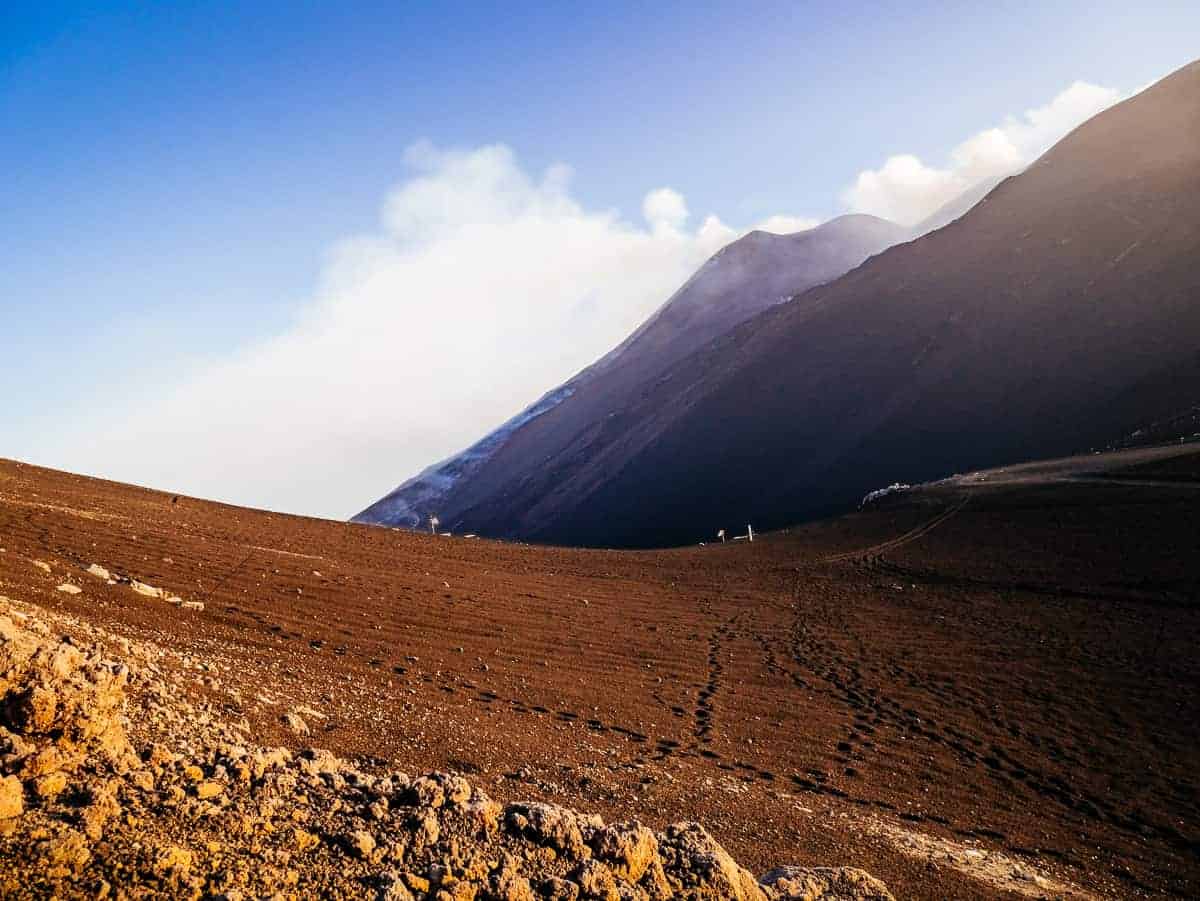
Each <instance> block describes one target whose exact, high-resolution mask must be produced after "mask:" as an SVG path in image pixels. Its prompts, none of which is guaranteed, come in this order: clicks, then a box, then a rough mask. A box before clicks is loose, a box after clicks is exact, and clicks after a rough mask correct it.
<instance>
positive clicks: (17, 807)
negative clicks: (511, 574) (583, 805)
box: [0, 602, 892, 901]
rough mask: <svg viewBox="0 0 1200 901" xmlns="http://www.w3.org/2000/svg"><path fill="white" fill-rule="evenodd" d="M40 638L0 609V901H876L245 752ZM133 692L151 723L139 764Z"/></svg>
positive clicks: (875, 885)
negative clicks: (124, 900)
mask: <svg viewBox="0 0 1200 901" xmlns="http://www.w3.org/2000/svg"><path fill="white" fill-rule="evenodd" d="M5 603H7V602H5ZM6 614H7V615H6ZM55 634H61V633H56V632H54V631H52V630H51V629H50V628H48V627H47V626H46V625H45V623H42V622H38V621H37V620H36V619H35V618H33V617H29V616H26V615H25V614H23V613H22V614H20V615H18V614H17V612H16V611H12V610H10V609H8V608H7V607H0V861H7V862H8V863H7V864H5V865H2V866H0V897H26V896H28V895H29V894H30V891H31V890H30V889H29V886H37V888H36V889H35V890H33V891H34V893H35V894H36V893H37V892H42V894H38V895H37V896H38V897H41V896H42V895H45V896H61V897H72V898H74V897H95V898H104V897H112V896H113V895H114V893H116V894H117V895H118V896H122V897H129V898H135V897H183V898H200V897H211V898H214V899H216V898H225V899H230V901H232V899H249V898H281V899H282V898H290V897H304V898H307V897H321V898H332V899H350V898H361V897H364V896H366V897H371V896H374V897H375V898H377V899H382V901H415V899H422V901H685V899H686V901H801V899H804V901H892V899H891V896H890V895H888V894H887V889H886V888H885V887H884V886H883V885H882V883H880V882H878V880H875V879H873V878H872V877H870V876H869V875H867V874H865V873H862V872H861V871H858V870H802V869H798V868H783V869H780V870H773V871H772V872H771V873H769V874H767V876H764V877H763V880H762V882H761V883H760V882H759V881H758V880H756V879H754V877H753V876H752V875H750V873H748V872H747V871H746V870H745V869H743V868H742V867H740V866H738V864H737V863H736V862H735V861H734V860H733V859H732V858H731V857H730V856H729V854H728V853H726V852H725V850H724V849H723V848H722V847H721V846H720V845H719V844H718V843H717V842H716V841H715V840H714V839H713V838H712V836H710V835H709V834H708V833H707V832H706V831H705V830H704V829H703V828H702V827H701V826H699V825H697V824H695V823H680V824H676V825H674V826H671V827H669V828H668V829H667V830H666V831H665V832H663V833H659V834H656V833H654V832H653V831H652V830H651V829H649V828H647V827H645V826H643V825H641V824H639V823H636V822H627V823H618V824H613V825H608V826H606V825H605V824H604V822H603V821H602V820H601V819H600V818H599V817H597V816H588V815H584V814H580V813H578V812H576V811H573V810H570V809H567V808H565V807H560V806H558V805H555V804H547V803H543V802H517V803H511V804H509V805H507V806H505V807H502V806H501V805H500V804H499V803H497V802H496V801H493V800H492V799H491V798H489V797H488V796H487V794H486V793H484V792H483V791H482V790H481V789H480V788H479V786H477V785H476V786H473V785H472V784H471V783H470V782H468V781H467V780H466V779H464V778H463V777H462V776H459V775H456V774H451V773H428V774H425V775H422V776H418V777H417V778H415V779H410V778H409V776H407V775H406V774H404V773H401V772H397V771H392V772H379V771H378V770H377V769H375V768H374V767H376V766H378V765H379V762H378V761H375V762H372V763H371V765H370V768H369V771H364V770H363V769H359V768H358V766H357V765H355V764H353V763H351V762H348V761H345V760H342V759H340V758H338V757H336V756H335V755H334V754H332V753H331V752H329V751H328V750H323V749H318V748H310V749H308V750H306V751H303V752H301V753H300V754H298V755H296V756H293V755H292V753H291V752H290V751H289V750H288V749H286V748H255V747H251V746H249V743H248V742H247V740H246V738H245V735H244V732H243V731H242V729H240V728H237V727H234V726H232V725H229V724H222V723H220V722H218V721H217V720H216V718H215V717H214V708H212V707H210V706H208V705H207V702H205V701H198V702H195V703H193V702H192V701H190V700H188V697H187V694H186V692H178V691H176V690H175V689H174V687H173V686H172V685H168V684H167V683H168V682H170V678H169V674H168V673H166V672H164V671H165V669H166V668H165V667H164V668H161V669H160V668H159V667H158V665H157V664H152V663H147V662H146V657H144V656H143V657H141V658H139V659H140V660H141V663H140V664H138V665H137V666H136V667H135V669H134V671H133V672H132V673H131V671H130V669H128V668H127V667H126V666H125V665H123V664H121V663H118V662H115V661H113V660H112V659H111V658H109V657H108V656H107V654H108V653H109V650H108V649H111V648H113V647H121V648H122V649H123V650H124V652H125V653H127V654H128V653H129V652H130V649H131V648H133V644H132V643H130V642H126V643H125V644H124V645H120V644H119V643H118V642H116V641H115V640H112V639H111V638H110V639H106V647H102V646H100V645H91V646H86V645H77V644H75V643H74V642H71V641H57V640H56V639H55V638H54V637H52V636H53V635H55ZM143 664H144V665H143ZM187 669H188V670H191V671H200V672H212V671H215V668H214V667H213V666H212V665H211V662H210V661H207V660H192V661H189V665H188V667H187ZM131 680H132V683H131ZM131 684H132V685H133V687H134V689H135V690H136V691H137V692H138V695H137V702H138V705H139V707H138V710H139V713H141V712H142V711H144V716H145V720H146V722H152V723H153V729H152V730H151V731H150V732H149V733H148V734H149V735H151V736H153V737H152V738H147V739H145V740H144V743H143V744H142V745H141V746H140V747H139V748H138V752H140V753H138V752H135V750H134V747H133V745H132V744H131V743H130V741H129V738H128V736H127V735H126V732H125V723H126V719H125V718H126V716H127V715H128V714H129V713H132V710H128V711H127V710H126V707H125V699H126V693H127V691H129V690H130V685H131ZM176 684H177V683H176ZM301 713H304V714H306V715H308V716H309V717H313V718H320V717H321V715H320V714H319V713H318V712H317V711H315V710H312V709H311V708H307V707H295V708H293V709H292V710H290V711H289V712H288V713H286V714H284V716H283V717H282V719H283V722H284V723H286V724H287V725H288V727H289V728H290V729H293V731H297V732H299V728H298V727H301V726H302V727H303V730H304V732H307V731H308V727H307V724H306V723H305V721H304V719H303V718H302V717H301ZM242 728H244V727H242ZM135 734H146V733H136V732H135ZM362 766H363V767H364V768H367V764H365V763H364V764H362ZM27 798H28V799H30V802H29V804H27V803H26V799H27ZM368 824H369V829H368ZM43 888H44V889H45V891H44V892H43V891H42V889H43ZM364 893H365V895H364Z"/></svg>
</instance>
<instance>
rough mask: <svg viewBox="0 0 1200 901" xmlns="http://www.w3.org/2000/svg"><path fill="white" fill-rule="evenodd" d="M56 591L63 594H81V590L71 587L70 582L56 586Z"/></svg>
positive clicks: (77, 587)
mask: <svg viewBox="0 0 1200 901" xmlns="http://www.w3.org/2000/svg"><path fill="white" fill-rule="evenodd" d="M58 590H59V591H61V592H62V593H63V594H82V593H83V589H82V588H80V587H79V586H78V585H72V584H71V583H70V582H63V583H62V584H61V585H59V586H58Z"/></svg>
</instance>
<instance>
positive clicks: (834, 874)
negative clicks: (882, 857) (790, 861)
mask: <svg viewBox="0 0 1200 901" xmlns="http://www.w3.org/2000/svg"><path fill="white" fill-rule="evenodd" d="M761 882H762V884H763V885H765V886H767V887H768V888H772V889H774V890H775V891H776V892H777V893H778V896H779V897H780V898H782V899H806V898H819V899H821V901H895V899H894V898H893V897H892V894H891V892H889V891H888V889H887V886H886V885H884V884H883V883H882V882H880V881H879V880H878V879H876V878H875V877H874V876H872V875H871V874H870V873H867V872H865V871H863V870H858V869H855V868H853V867H815V868H807V867H780V868H779V869H776V870H771V872H769V873H767V874H765V875H764V876H763V877H762V880H761Z"/></svg>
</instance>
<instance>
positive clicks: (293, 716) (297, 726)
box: [280, 710, 311, 735]
mask: <svg viewBox="0 0 1200 901" xmlns="http://www.w3.org/2000/svg"><path fill="white" fill-rule="evenodd" d="M280 719H281V720H282V721H283V724H284V725H285V726H287V727H288V728H289V729H291V730H292V731H293V732H295V733H296V734H297V735H308V734H309V732H310V731H311V730H310V729H309V728H308V723H306V722H304V719H303V717H301V716H300V714H298V713H293V712H292V711H290V710H289V711H288V712H287V713H285V714H284V715H283V716H281V717H280Z"/></svg>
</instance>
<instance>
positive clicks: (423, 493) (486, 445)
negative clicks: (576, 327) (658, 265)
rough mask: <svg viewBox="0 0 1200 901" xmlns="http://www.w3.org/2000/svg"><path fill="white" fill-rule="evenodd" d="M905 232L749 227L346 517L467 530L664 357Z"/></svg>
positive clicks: (577, 454)
mask: <svg viewBox="0 0 1200 901" xmlns="http://www.w3.org/2000/svg"><path fill="white" fill-rule="evenodd" d="M908 236H909V232H908V231H907V230H905V229H904V228H902V227H900V226H898V225H895V224H893V223H891V222H886V221H884V220H882V219H877V218H875V217H873V216H859V215H855V216H843V217H840V218H838V219H834V220H832V221H830V222H827V223H825V224H824V225H821V226H818V227H817V228H814V229H811V230H809V231H804V232H798V233H796V234H792V235H776V234H771V233H768V232H763V231H754V232H751V233H749V234H748V235H746V236H744V237H742V238H741V239H739V240H737V241H734V242H733V243H732V244H730V245H728V246H727V247H725V248H723V249H722V250H721V251H719V252H718V253H716V254H715V255H714V256H713V257H712V258H711V259H710V260H709V261H708V262H707V263H705V264H704V266H702V267H701V268H700V269H699V270H698V271H697V272H696V274H695V275H693V276H692V277H691V278H690V279H689V280H688V281H687V283H686V284H684V285H683V287H681V288H680V289H679V290H678V291H677V292H676V293H675V294H674V295H673V296H672V297H671V298H670V299H669V300H668V301H667V302H666V303H665V304H664V305H663V306H662V307H661V308H660V309H659V310H658V312H656V313H655V314H654V315H653V316H651V317H650V318H649V319H648V320H647V321H646V322H645V323H644V324H643V325H642V326H641V327H639V328H638V329H637V331H635V332H634V333H633V334H632V335H630V336H629V338H627V339H626V340H625V341H623V342H622V343H621V344H620V345H619V346H617V347H616V348H615V349H614V350H613V351H611V352H610V353H608V354H607V355H605V356H604V357H602V358H601V359H600V360H598V361H597V362H596V363H595V364H593V365H592V366H590V367H589V368H587V369H586V370H584V371H583V372H581V373H580V374H579V375H577V376H576V377H575V378H573V379H571V380H570V381H569V382H567V383H566V384H565V385H561V386H559V387H558V388H556V389H555V390H553V391H551V392H549V393H548V394H546V395H545V396H544V397H543V398H541V399H540V400H539V401H537V402H536V403H535V404H533V405H532V406H531V407H529V408H528V409H526V410H525V411H524V412H522V413H521V414H520V415H518V416H516V417H515V418H513V419H512V420H510V421H509V422H507V423H505V424H504V425H503V426H501V427H500V428H499V429H497V430H495V431H494V432H492V433H490V434H489V435H487V436H485V437H484V438H483V439H481V440H480V441H479V442H477V443H476V444H474V445H473V446H471V447H470V448H468V449H467V450H465V451H463V452H462V453H460V454H457V455H456V456H454V457H452V458H450V459H448V460H445V461H442V462H441V463H438V464H436V465H434V466H432V467H430V468H429V469H427V470H425V471H424V472H422V473H421V474H420V475H418V476H416V477H415V478H413V479H410V480H409V481H407V482H405V483H404V484H403V485H401V486H400V487H399V488H397V489H396V490H395V491H393V492H392V493H391V494H389V495H388V496H387V497H385V498H383V499H382V500H380V501H378V502H377V503H375V504H373V505H372V506H371V507H369V508H368V509H366V510H364V511H363V512H362V513H361V514H359V516H357V517H356V519H357V520H358V521H361V522H377V523H384V524H387V525H402V526H409V527H416V526H420V525H422V524H424V523H425V522H427V520H428V517H429V516H430V515H432V514H436V515H437V516H438V517H439V518H440V520H441V522H442V524H443V526H444V527H446V528H452V529H456V530H463V529H465V530H472V529H474V528H475V525H474V523H473V522H472V520H471V519H470V518H464V517H463V516H462V515H461V514H462V512H463V511H464V510H467V509H470V508H471V507H474V506H476V505H478V504H480V503H485V504H486V503H488V502H489V501H491V500H493V499H495V498H501V497H512V496H514V495H516V494H519V493H520V492H521V490H522V485H524V484H526V483H527V482H528V481H529V480H536V479H537V478H538V475H539V473H541V472H542V471H544V470H545V468H546V467H547V466H551V467H554V468H560V467H570V466H572V465H574V464H575V463H577V462H579V461H581V460H584V459H586V457H587V455H588V454H589V453H590V452H591V448H592V446H593V444H594V443H595V442H601V443H603V442H605V441H607V440H608V436H609V435H610V434H611V433H612V431H613V429H614V428H619V427H620V423H621V421H622V420H621V419H620V413H621V411H622V410H624V409H626V408H628V407H630V406H631V405H633V404H635V403H637V402H638V400H639V399H640V398H641V397H643V396H645V395H647V394H648V393H649V392H651V391H652V389H653V388H654V384H655V381H656V380H657V379H658V378H659V377H661V376H662V374H663V373H664V372H665V371H666V370H667V369H668V368H669V367H670V366H671V365H672V364H674V363H677V362H678V361H679V360H681V359H683V358H684V357H686V356H687V355H689V354H691V353H693V352H695V351H696V350H697V349H699V348H702V347H705V346H706V345H708V344H709V343H710V342H711V341H712V340H713V339H715V338H717V337H718V336H720V335H723V334H725V333H726V332H728V331H729V330H730V329H732V328H734V327H736V326H737V325H739V324H740V323H742V322H745V321H746V320H747V319H750V318H752V317H753V316H755V315H757V314H758V313H761V312H762V311H763V310H765V309H769V308H770V307H772V306H775V305H777V304H779V303H781V302H783V301H786V300H788V299H789V298H790V297H792V296H793V295H794V294H796V293H797V292H798V291H803V290H805V289H807V288H810V287H812V286H814V285H818V284H822V283H824V282H828V281H831V280H832V279H835V278H837V277H838V276H840V275H842V274H844V273H845V272H847V271H848V270H850V269H852V268H853V267H855V266H857V265H859V264H860V263H862V262H863V261H864V260H865V259H867V258H868V257H869V256H871V255H872V254H875V253H878V252H880V251H881V250H884V249H885V248H887V247H889V246H891V245H892V244H895V243H896V242H898V241H901V240H905V239H906V238H907V237H908Z"/></svg>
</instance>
